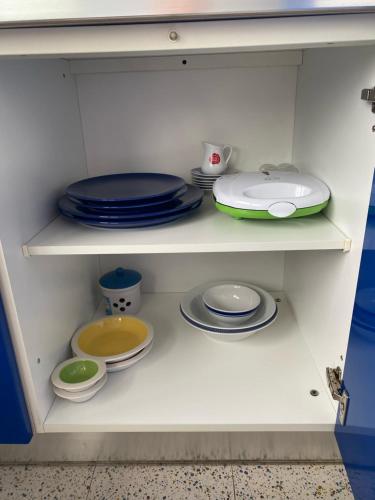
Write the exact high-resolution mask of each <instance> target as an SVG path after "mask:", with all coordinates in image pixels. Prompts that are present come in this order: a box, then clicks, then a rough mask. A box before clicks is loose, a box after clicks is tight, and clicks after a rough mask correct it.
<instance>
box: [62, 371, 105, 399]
mask: <svg viewBox="0 0 375 500" xmlns="http://www.w3.org/2000/svg"><path fill="white" fill-rule="evenodd" d="M107 380H108V375H107V374H105V375H104V377H103V378H102V379H101V380H99V382H97V383H96V384H95V385H94V386H93V387H90V389H86V390H85V391H80V392H69V391H64V390H63V389H59V388H58V387H54V388H53V390H54V392H55V394H56V396H59V398H62V399H67V400H68V401H72V402H73V403H83V402H84V401H88V400H89V399H91V398H93V397H94V396H95V394H97V393H98V392H99V391H100V389H102V388H103V387H104V385H105V384H106V382H107Z"/></svg>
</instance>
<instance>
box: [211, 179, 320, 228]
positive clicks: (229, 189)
mask: <svg viewBox="0 0 375 500" xmlns="http://www.w3.org/2000/svg"><path fill="white" fill-rule="evenodd" d="M213 193H214V197H215V202H216V208H217V209H218V210H220V211H221V212H224V213H226V214H228V215H230V216H232V217H234V218H236V219H281V218H288V217H289V218H292V217H305V216H306V215H311V214H315V213H317V212H320V211H321V210H323V208H325V207H326V206H327V204H328V200H329V197H330V191H329V189H328V187H327V186H326V184H324V182H322V181H321V180H319V179H317V178H316V177H313V176H312V175H308V174H300V173H296V172H285V171H278V170H275V171H271V172H247V173H241V174H236V175H225V176H223V177H220V178H219V179H218V180H217V181H216V182H215V184H214V187H213Z"/></svg>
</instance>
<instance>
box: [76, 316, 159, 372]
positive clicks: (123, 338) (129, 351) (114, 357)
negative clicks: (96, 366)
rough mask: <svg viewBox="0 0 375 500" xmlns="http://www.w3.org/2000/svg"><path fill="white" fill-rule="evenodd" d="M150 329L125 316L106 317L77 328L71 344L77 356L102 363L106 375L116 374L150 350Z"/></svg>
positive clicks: (138, 321)
mask: <svg viewBox="0 0 375 500" xmlns="http://www.w3.org/2000/svg"><path fill="white" fill-rule="evenodd" d="M153 337H154V332H153V328H152V326H151V325H150V324H149V323H147V322H146V321H144V320H143V319H141V318H138V317H136V316H128V315H126V316H125V315H115V316H105V317H104V318H101V319H99V320H97V321H94V322H92V323H88V324H87V325H85V326H83V327H82V328H80V329H79V330H78V331H77V332H76V333H75V334H74V336H73V338H72V340H71V347H72V351H73V353H74V354H75V355H76V356H80V357H83V356H85V357H86V358H88V359H93V360H97V361H102V362H104V363H105V364H106V369H107V372H109V373H111V372H118V371H121V370H125V369H126V368H130V366H133V365H134V364H135V363H138V361H140V360H141V359H142V358H144V357H145V356H146V355H147V354H148V353H149V352H150V351H151V349H152V340H153Z"/></svg>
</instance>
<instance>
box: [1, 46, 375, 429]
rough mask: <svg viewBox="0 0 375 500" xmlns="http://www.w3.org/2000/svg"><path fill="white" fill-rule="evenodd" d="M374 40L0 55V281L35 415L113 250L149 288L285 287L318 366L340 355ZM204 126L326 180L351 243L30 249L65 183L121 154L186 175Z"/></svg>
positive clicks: (240, 160)
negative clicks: (86, 69) (210, 64)
mask: <svg viewBox="0 0 375 500" xmlns="http://www.w3.org/2000/svg"><path fill="white" fill-rule="evenodd" d="M373 52H374V51H373V48H371V47H359V48H340V49H336V48H335V49H312V50H307V51H305V52H304V54H303V65H302V66H300V65H299V63H298V64H297V63H296V64H293V65H290V66H277V65H273V66H261V65H260V66H253V67H236V66H235V67H227V68H219V67H218V68H210V69H191V70H181V71H172V70H166V71H119V72H118V71H116V72H104V73H95V72H94V73H92V74H91V73H90V74H87V73H86V74H76V73H77V72H76V73H75V74H72V73H71V71H70V65H69V62H67V61H64V60H3V61H0V105H1V109H2V113H1V117H0V149H1V151H2V160H1V162H2V167H1V183H0V227H1V241H2V245H3V249H4V256H5V263H6V268H7V269H6V270H7V274H8V275H9V278H10V284H9V283H7V282H6V280H5V279H4V276H3V275H2V278H1V280H2V281H1V291H2V294H3V295H5V296H6V297H9V296H12V297H13V298H14V303H15V307H16V320H17V321H16V323H17V322H18V327H17V325H16V327H15V328H12V334H13V335H14V336H16V337H17V346H18V347H17V349H18V353H17V354H18V357H20V355H22V356H23V357H24V358H27V359H28V364H27V365H25V364H22V367H21V371H22V377H23V381H24V385H25V387H27V388H28V399H29V402H30V407H31V411H32V414H33V417H34V422H35V425H36V428H37V430H39V431H41V430H43V428H42V422H43V421H44V419H45V417H46V415H47V413H48V411H49V408H50V407H51V404H52V402H53V394H52V391H51V388H50V386H49V375H50V373H51V371H52V369H53V367H54V366H55V365H56V364H57V363H58V362H59V361H61V360H62V359H64V358H65V357H66V355H67V351H68V348H67V346H68V341H69V338H70V337H71V335H72V333H73V332H74V330H75V329H76V328H77V327H78V326H79V325H80V324H82V323H84V322H85V321H87V320H88V319H89V318H90V317H91V316H92V314H93V313H94V311H95V308H96V306H97V303H98V294H97V289H96V287H95V282H96V280H97V278H98V276H99V275H100V273H101V272H104V271H106V270H109V269H111V268H113V266H116V265H124V266H130V267H135V268H138V269H140V271H141V272H142V273H143V275H144V289H145V291H152V292H155V291H159V292H171V291H185V290H188V289H189V288H191V287H192V286H194V285H196V284H199V283H200V282H201V281H204V280H210V279H217V278H218V279H222V278H223V279H225V278H239V279H246V280H249V281H251V282H253V283H256V284H259V285H261V286H264V287H265V288H268V289H270V290H274V291H277V290H281V289H284V290H285V291H286V293H287V295H288V297H289V300H290V302H291V305H292V307H293V310H294V313H295V315H296V318H297V321H298V323H299V327H300V330H301V332H302V333H303V334H304V336H305V338H306V340H307V342H308V344H309V346H310V350H311V353H312V355H313V357H314V360H315V363H316V364H317V366H318V368H319V371H320V373H321V374H322V376H323V374H324V368H325V366H327V365H328V364H333V363H336V364H341V365H342V361H340V360H339V361H337V359H338V358H339V356H340V354H345V349H346V343H347V338H348V332H349V325H350V316H351V310H352V305H353V300H354V293H355V282H356V277H357V272H358V267H359V258H360V251H361V245H362V240H363V233H364V227H365V221H366V210H367V206H368V200H369V193H370V186H371V180H372V173H373V164H372V162H373V158H374V152H375V151H374V146H373V145H372V144H371V141H370V140H369V137H371V135H370V134H371V126H372V123H371V120H372V116H371V113H370V111H369V109H368V106H367V105H366V103H363V102H361V101H360V99H359V96H360V90H361V89H362V88H364V87H368V86H370V85H371V84H372V82H373V81H374V79H375V78H374V77H375V74H374V73H375V70H374V69H373V68H375V65H374V62H375V61H374V59H375V56H374V53H373ZM244 57H246V55H245V54H244ZM202 140H211V141H215V142H223V143H229V144H232V145H233V146H234V148H235V149H234V154H233V160H232V161H233V165H235V166H236V167H237V168H239V169H240V170H254V169H257V168H258V166H259V165H260V164H262V163H281V162H290V161H293V162H294V163H295V164H296V165H297V166H298V167H299V168H301V170H303V171H304V170H306V171H310V172H312V173H313V174H316V175H318V176H319V177H320V178H322V179H323V180H324V181H326V182H327V184H328V185H329V186H330V188H331V189H332V194H333V199H332V201H331V203H330V206H329V209H328V211H327V217H329V218H330V219H331V220H332V221H333V222H334V223H335V224H337V226H338V227H339V228H340V229H341V230H342V231H344V232H345V233H346V234H348V235H349V236H350V237H351V238H352V240H353V243H352V250H351V252H349V253H346V254H343V253H340V252H336V251H327V252H317V251H304V252H285V253H284V252H257V253H241V254H235V253H227V254H219V253H218V254H212V253H207V254H194V255H192V254H180V255H158V254H156V255H140V256H135V255H121V256H120V255H116V256H111V255H110V256H101V257H98V256H59V257H35V258H29V259H27V258H25V257H24V256H23V255H22V251H21V247H22V245H23V244H24V243H25V242H27V241H28V240H30V239H31V238H32V237H33V236H34V235H36V234H37V233H38V232H39V231H41V230H42V229H43V228H44V227H45V226H46V225H47V224H48V223H49V222H50V221H51V220H52V219H53V218H54V217H56V215H57V211H56V199H57V197H58V196H59V195H60V194H61V193H62V192H63V190H64V188H65V186H66V185H68V184H69V183H71V182H73V181H75V180H78V179H80V178H82V177H86V176H92V175H99V174H105V173H115V172H121V171H123V170H124V169H125V168H126V169H131V170H136V171H148V170H153V171H161V172H172V173H176V174H178V175H181V176H183V177H184V178H185V179H186V180H189V171H190V169H191V168H193V167H195V166H198V165H199V162H200V159H201V155H202V151H201V141H202ZM372 143H373V141H372ZM358 174H359V175H358ZM130 234H131V233H130V232H129V237H131V236H130ZM191 238H192V240H193V239H194V234H193V233H192V234H191ZM5 302H6V306H7V309H8V312H11V315H12V316H13V317H14V311H10V309H11V304H10V302H9V301H7V300H6V301H5ZM312 304H313V307H312ZM339 312H340V314H338V313H339ZM17 328H18V330H17Z"/></svg>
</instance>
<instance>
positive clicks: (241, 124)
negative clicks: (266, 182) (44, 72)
mask: <svg viewBox="0 0 375 500" xmlns="http://www.w3.org/2000/svg"><path fill="white" fill-rule="evenodd" d="M296 74H297V68H296V67H267V68H230V69H228V68H227V69H210V70H191V71H183V72H180V71H163V72H133V73H131V72H126V73H102V74H86V75H78V76H77V82H78V89H79V100H80V108H81V115H82V123H83V133H84V139H85V147H86V154H87V161H88V169H89V174H90V175H98V174H105V173H112V172H123V171H129V170H140V171H161V172H175V173H178V174H180V175H182V176H183V177H185V178H186V179H189V178H190V170H191V169H192V168H194V167H197V166H200V164H201V160H202V146H201V141H205V140H206V141H212V142H216V143H225V144H231V145H233V146H234V147H235V148H236V150H235V152H234V154H233V156H232V159H233V164H234V165H235V166H236V167H237V168H239V169H245V170H253V169H257V168H258V167H259V165H260V164H262V163H269V162H271V163H272V162H276V163H281V162H287V161H290V156H291V148H292V137H293V123H294V101H295V88H296Z"/></svg>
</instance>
